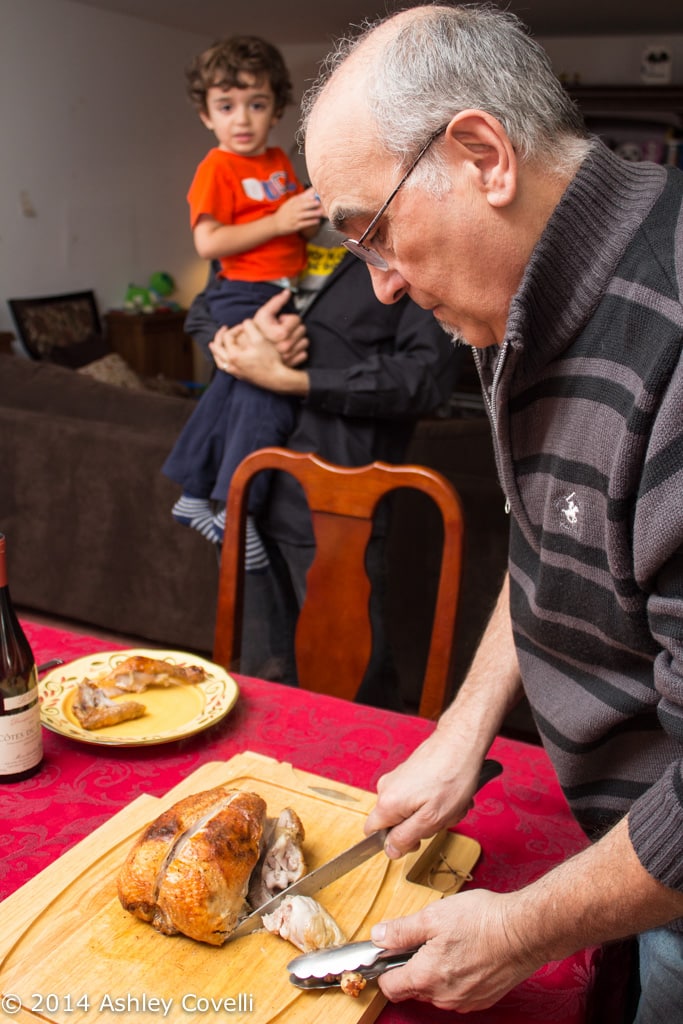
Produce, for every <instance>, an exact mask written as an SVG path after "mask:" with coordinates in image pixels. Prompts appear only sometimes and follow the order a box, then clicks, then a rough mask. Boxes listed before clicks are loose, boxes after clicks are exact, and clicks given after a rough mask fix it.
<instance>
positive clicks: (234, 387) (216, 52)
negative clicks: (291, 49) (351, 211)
mask: <svg viewBox="0 0 683 1024" xmlns="http://www.w3.org/2000/svg"><path fill="white" fill-rule="evenodd" d="M187 85H188V93H189V96H190V99H191V100H192V102H193V103H194V105H195V107H196V108H197V111H198V113H199V116H200V118H201V120H202V122H203V124H204V125H205V126H206V127H207V128H208V129H209V130H210V131H212V132H213V133H214V135H215V137H216V141H217V143H218V145H217V146H216V147H214V148H213V149H211V150H210V152H209V153H208V154H207V156H206V157H205V158H204V160H203V161H202V162H201V163H200V165H199V167H198V168H197V171H196V173H195V176H194V180H193V182H192V184H191V186H190V190H189V192H188V197H187V198H188V202H189V205H190V223H191V227H192V232H193V238H194V243H195V248H196V249H197V252H198V253H199V255H200V256H201V257H202V258H203V259H207V260H217V261H219V264H220V269H219V271H218V275H217V279H216V283H215V286H214V287H213V288H212V289H211V290H210V291H209V293H208V295H207V299H208V302H209V305H210V310H211V315H212V317H213V319H214V320H215V321H216V322H217V323H219V324H225V325H226V326H228V327H232V326H234V325H235V324H238V323H241V322H242V321H243V320H244V319H245V318H246V317H250V316H252V315H253V314H254V313H255V312H256V310H257V309H259V308H260V307H261V306H262V305H263V303H264V302H265V301H266V300H267V299H269V298H271V297H272V296H273V295H274V294H276V293H277V292H279V291H281V290H282V289H283V288H289V289H292V290H296V281H297V277H298V275H299V274H300V273H301V271H302V270H303V269H304V267H305V264H306V241H305V239H306V237H308V236H309V235H313V234H315V232H316V230H317V228H318V225H319V223H320V218H321V216H322V211H321V208H320V204H319V202H318V200H317V198H316V196H315V193H314V192H313V190H312V189H307V190H304V188H303V186H302V185H301V184H300V183H299V181H297V179H296V176H295V174H294V170H293V168H292V165H291V163H290V161H289V159H288V158H287V156H286V154H285V153H284V152H283V151H282V150H281V149H279V148H277V147H269V146H268V137H269V134H270V131H271V129H272V128H273V127H274V126H275V125H276V124H277V122H278V121H279V119H280V117H281V116H282V113H283V111H284V109H285V106H286V105H287V104H288V103H290V102H291V81H290V77H289V73H288V71H287V68H286V66H285V63H284V61H283V59H282V56H281V54H280V53H279V51H278V50H277V49H276V48H275V47H274V46H272V45H271V44H270V43H267V42H265V40H263V39H259V38H258V37H256V36H236V37H233V38H230V39H226V40H224V41H222V42H219V43H216V44H215V45H214V46H212V47H211V48H210V49H208V50H206V51H205V52H204V53H202V54H200V55H199V56H198V57H196V58H195V60H194V61H193V62H192V63H191V65H190V67H189V68H188V70H187ZM295 413H296V402H295V400H294V399H291V398H289V397H286V396H283V395H277V394H274V393H272V392H269V391H265V390H263V389H261V388H257V387H254V386H253V385H251V384H247V383H245V382H243V381H239V380H237V379H236V378H234V377H232V376H230V374H228V373H225V372H223V371H222V370H218V369H217V370H216V373H215V376H214V378H213V380H212V382H211V384H210V385H209V387H208V388H207V390H206V391H205V393H204V395H203V396H202V398H201V399H200V401H199V402H198V404H197V408H196V409H195V410H194V412H193V414H192V416H191V417H190V419H189V420H188V422H187V424H186V426H185V428H184V429H183V431H182V432H181V434H180V437H179V438H178V440H177V442H176V444H175V446H174V448H173V451H172V452H171V454H170V455H169V457H168V458H167V460H166V462H165V464H164V467H163V471H164V473H165V474H166V475H167V476H169V477H170V478H171V479H172V480H175V481H176V483H179V484H180V485H181V486H182V488H183V493H182V495H181V497H180V498H179V499H178V501H177V502H176V503H175V505H174V506H173V509H172V515H173V516H174V518H175V519H176V520H177V521H178V522H179V523H182V524H183V525H186V526H191V527H193V528H194V529H196V530H199V532H200V533H202V534H203V536H205V537H206V538H207V539H208V540H210V541H213V542H215V543H218V544H220V543H221V542H222V540H223V531H224V526H225V506H224V503H225V499H226V495H227V492H228V487H229V484H230V479H231V477H232V474H233V472H234V470H235V469H236V468H237V466H238V465H239V463H240V462H241V461H242V459H243V458H244V457H245V455H248V454H249V452H252V451H256V449H258V448H262V447H264V446H266V445H271V444H284V443H285V442H286V441H287V438H288V437H289V435H290V433H291V431H292V429H293V426H294V420H295ZM267 487H268V480H267V477H266V474H260V475H259V476H258V477H256V478H255V480H254V483H253V485H252V488H251V492H250V499H249V517H248V520H247V563H246V564H247V569H248V571H258V570H260V569H263V568H265V567H266V566H267V564H268V559H267V556H266V553H265V550H264V549H263V546H262V545H261V542H260V539H259V537H258V533H257V532H256V530H255V527H254V521H253V516H254V514H255V513H256V512H257V511H258V509H259V508H260V507H261V506H262V505H263V503H264V501H265V496H266V491H267ZM219 506H220V507H219Z"/></svg>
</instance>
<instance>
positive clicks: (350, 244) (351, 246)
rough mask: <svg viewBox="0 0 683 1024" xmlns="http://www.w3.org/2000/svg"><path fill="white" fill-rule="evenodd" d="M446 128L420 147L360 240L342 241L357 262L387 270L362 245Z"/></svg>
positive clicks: (383, 264) (443, 127) (380, 261)
mask: <svg viewBox="0 0 683 1024" xmlns="http://www.w3.org/2000/svg"><path fill="white" fill-rule="evenodd" d="M446 128H448V125H447V124H445V125H443V126H442V127H441V128H439V129H438V131H435V132H434V133H433V134H432V135H430V136H429V138H428V139H427V141H426V142H425V144H424V146H423V147H422V149H421V150H420V152H419V153H418V154H417V156H416V157H415V159H414V160H413V162H412V164H411V165H410V167H409V168H408V170H407V171H406V173H405V174H404V175H403V177H402V178H401V180H400V181H399V183H398V185H397V186H396V188H395V189H394V190H393V192H392V193H391V195H390V196H389V198H388V199H386V200H385V201H384V202H383V203H382V205H381V206H380V208H379V210H378V211H377V213H376V214H375V216H374V217H373V218H372V220H371V221H370V223H369V224H368V226H367V227H366V229H365V231H364V232H363V234H362V235H361V236H360V238H359V239H358V240H356V239H355V238H345V239H344V241H343V242H342V245H343V246H344V248H345V249H348V250H349V252H350V253H353V255H354V256H356V257H357V258H358V259H359V260H362V262H363V263H369V264H370V266H371V267H376V268H377V270H388V269H389V264H388V263H387V261H386V260H385V259H384V257H383V256H380V254H379V253H378V252H375V250H374V249H370V248H369V247H368V246H367V245H363V242H364V241H365V239H366V238H367V237H368V235H369V234H370V232H371V231H372V229H373V228H374V227H375V225H376V224H377V222H378V221H379V220H380V219H381V218H382V217H383V216H384V214H385V213H386V212H387V208H388V206H389V204H390V203H391V201H392V200H393V199H394V197H395V196H396V194H397V192H399V191H400V190H401V189H402V188H403V186H404V185H405V183H406V181H407V180H408V178H409V177H410V175H411V174H412V173H413V171H414V170H415V168H416V167H417V165H418V164H419V162H420V160H421V159H422V157H423V156H424V155H425V153H426V152H427V150H428V149H429V147H430V146H431V144H432V143H433V142H435V141H436V140H437V139H438V137H439V135H441V134H442V133H443V132H445V131H446Z"/></svg>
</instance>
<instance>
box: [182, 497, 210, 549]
mask: <svg viewBox="0 0 683 1024" xmlns="http://www.w3.org/2000/svg"><path fill="white" fill-rule="evenodd" d="M171 515H172V516H173V518H174V519H175V521H176V522H177V523H181V525H182V526H191V527H192V529H193V530H197V531H198V532H199V533H201V535H202V537H206V539H207V540H208V541H211V542H212V543H213V544H217V543H219V541H218V538H217V536H216V527H215V524H214V521H213V512H212V510H211V502H210V501H209V499H208V498H195V497H194V496H193V495H191V494H182V495H181V496H180V497H179V498H178V500H177V501H176V503H175V505H174V506H173V508H172V509H171Z"/></svg>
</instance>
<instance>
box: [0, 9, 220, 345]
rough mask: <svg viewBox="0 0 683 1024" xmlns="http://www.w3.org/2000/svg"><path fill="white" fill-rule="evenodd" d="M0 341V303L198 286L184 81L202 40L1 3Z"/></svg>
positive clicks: (200, 140)
mask: <svg viewBox="0 0 683 1024" xmlns="http://www.w3.org/2000/svg"><path fill="white" fill-rule="evenodd" d="M0 26H1V28H0V124H1V125H2V143H1V155H0V328H6V329H11V319H10V316H9V312H8V310H7V307H6V303H5V301H4V300H5V299H6V298H10V297H22V296H28V295H40V294H51V293H53V292H62V291H69V290H78V289H82V288H89V287H94V288H95V290H96V293H97V297H98V300H99V302H100V305H101V308H102V309H103V310H104V309H107V308H109V307H111V306H114V305H118V304H120V303H121V302H122V301H123V297H124V294H125V290H126V287H127V284H128V283H129V282H130V281H134V282H136V283H137V284H144V285H146V284H147V283H148V281H149V277H150V275H151V274H152V273H153V272H154V271H157V270H166V271H168V272H169V273H170V274H172V275H173V277H174V278H175V280H176V282H177V285H178V295H177V298H178V299H179V300H180V301H187V300H188V299H189V298H190V297H191V296H192V295H193V294H194V293H195V292H196V291H197V290H198V287H199V286H201V282H202V281H203V278H204V269H203V267H202V264H201V263H200V262H199V261H198V260H197V258H196V256H195V253H194V250H193V247H192V240H191V236H190V232H189V227H188V223H187V213H186V204H185V192H186V190H187V186H188V183H189V180H190V177H191V174H192V171H193V169H194V166H195V164H196V163H197V160H198V159H199V158H200V157H201V155H202V154H203V152H204V151H205V149H207V148H208V144H209V141H210V140H209V139H208V138H207V135H208V133H207V132H206V129H204V128H202V126H201V124H200V123H199V121H198V119H197V117H196V115H195V114H194V112H193V110H192V108H191V106H190V105H189V103H188V101H187V100H186V98H185V91H184V79H183V68H184V66H185V65H186V63H187V61H188V60H189V59H190V57H191V56H192V54H193V53H194V52H195V51H196V50H198V49H199V48H201V47H202V46H204V45H206V40H205V39H204V38H200V37H195V36H191V35H187V34H186V33H181V32H176V31H173V30H170V29H164V28H161V27H159V26H157V25H152V24H147V23H145V22H142V21H138V20H137V19H133V18H128V17H122V16H118V15H113V14H108V13H104V12H101V11H98V10H95V9H92V8H89V7H85V6H82V5H80V4H74V3H71V2H69V0H0Z"/></svg>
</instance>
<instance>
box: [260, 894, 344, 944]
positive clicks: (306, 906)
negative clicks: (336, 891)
mask: <svg viewBox="0 0 683 1024" xmlns="http://www.w3.org/2000/svg"><path fill="white" fill-rule="evenodd" d="M263 925H264V927H265V928H267V929H268V931H269V932H274V933H275V934H276V935H279V936H281V938H283V939H287V941H288V942H291V943H292V945H294V946H296V947H297V949H300V950H301V951H302V952H304V953H312V952H313V950H315V949H326V948H327V947H328V946H341V945H342V943H344V942H346V936H345V935H344V933H343V932H342V930H341V928H340V927H339V925H338V924H337V922H336V921H335V920H334V918H333V917H332V916H331V915H330V914H329V913H328V912H327V911H326V910H325V908H324V907H322V906H321V905H320V904H319V903H318V901H317V900H314V899H312V897H310V896H286V897H285V898H284V899H283V901H282V903H280V905H279V907H277V909H276V910H274V911H273V913H272V914H264V916H263Z"/></svg>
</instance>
